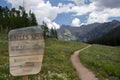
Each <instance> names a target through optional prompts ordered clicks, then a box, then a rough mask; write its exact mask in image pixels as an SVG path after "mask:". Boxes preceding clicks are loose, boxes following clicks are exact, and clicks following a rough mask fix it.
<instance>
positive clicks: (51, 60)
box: [0, 34, 86, 80]
mask: <svg viewBox="0 0 120 80" xmlns="http://www.w3.org/2000/svg"><path fill="white" fill-rule="evenodd" d="M0 41H1V42H0V80H21V78H22V77H13V76H11V75H10V72H9V54H8V42H7V34H3V35H2V34H0ZM45 43H46V44H45V53H44V58H43V65H42V69H41V72H40V73H39V74H37V75H31V76H29V80H39V78H41V79H40V80H79V78H78V77H77V74H76V71H75V69H74V68H73V66H72V64H71V62H70V55H71V54H72V53H73V52H74V51H75V50H77V49H80V48H83V47H85V46H86V44H82V43H77V42H66V41H60V40H56V39H47V40H46V41H45Z"/></svg>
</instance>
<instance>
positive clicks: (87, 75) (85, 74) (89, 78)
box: [70, 45, 98, 80]
mask: <svg viewBox="0 0 120 80" xmlns="http://www.w3.org/2000/svg"><path fill="white" fill-rule="evenodd" d="M89 47H91V45H88V46H87V47H85V48H82V49H80V50H77V51H75V52H74V53H73V54H72V55H71V57H70V60H71V62H72V64H73V66H74V68H75V69H76V71H77V74H78V76H79V78H80V80H98V79H97V78H96V77H95V75H94V74H93V73H92V72H91V71H90V70H89V69H87V68H86V67H84V66H83V65H82V63H81V61H80V58H79V53H80V52H81V51H83V50H85V49H87V48H89Z"/></svg>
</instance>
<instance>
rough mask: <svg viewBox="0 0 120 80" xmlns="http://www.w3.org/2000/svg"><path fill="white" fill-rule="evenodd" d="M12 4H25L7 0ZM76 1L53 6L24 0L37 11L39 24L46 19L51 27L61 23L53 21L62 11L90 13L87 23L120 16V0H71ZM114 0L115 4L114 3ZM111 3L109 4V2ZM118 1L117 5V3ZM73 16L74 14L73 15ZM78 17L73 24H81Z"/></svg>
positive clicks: (34, 0) (27, 5) (29, 8)
mask: <svg viewBox="0 0 120 80" xmlns="http://www.w3.org/2000/svg"><path fill="white" fill-rule="evenodd" d="M6 1H7V2H9V3H11V4H12V7H15V8H18V7H19V5H23V0H6ZM69 1H74V2H75V3H76V4H74V3H68V4H63V3H59V4H58V6H52V5H51V3H50V2H49V1H47V2H44V0H24V6H25V9H26V10H27V11H29V10H31V11H32V12H34V13H35V15H36V18H37V21H38V23H39V24H41V23H42V21H46V22H47V24H48V26H49V28H51V27H53V26H56V28H59V25H58V24H57V23H55V22H53V20H54V19H56V17H57V15H58V14H62V13H68V14H69V13H70V12H71V13H75V15H74V17H76V16H81V15H84V14H86V13H90V14H89V17H88V19H87V24H90V23H94V22H106V21H108V19H109V18H110V17H120V7H119V6H120V5H119V3H120V1H119V0H114V1H113V0H109V1H107V0H90V1H91V3H90V4H85V3H84V2H85V0H69ZM112 2H114V4H113V3H112ZM108 3H109V4H108ZM115 3H117V5H116V4H115ZM71 16H72V15H71ZM81 24H82V23H81V21H80V20H79V19H78V18H74V19H73V21H72V25H74V26H75V25H77V26H78V25H81Z"/></svg>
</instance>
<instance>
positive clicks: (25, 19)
mask: <svg viewBox="0 0 120 80" xmlns="http://www.w3.org/2000/svg"><path fill="white" fill-rule="evenodd" d="M37 25H38V24H37V21H36V17H35V15H34V13H33V12H31V11H29V13H27V12H26V11H25V9H24V7H22V6H19V9H15V8H12V9H9V8H8V7H7V6H6V7H2V6H0V31H6V32H8V31H9V30H11V29H15V28H22V27H28V26H37Z"/></svg>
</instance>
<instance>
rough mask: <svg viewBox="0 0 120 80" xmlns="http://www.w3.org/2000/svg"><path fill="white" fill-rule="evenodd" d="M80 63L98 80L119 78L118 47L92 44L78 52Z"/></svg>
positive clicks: (119, 53)
mask: <svg viewBox="0 0 120 80" xmlns="http://www.w3.org/2000/svg"><path fill="white" fill-rule="evenodd" d="M80 59H81V61H82V63H83V64H84V65H85V66H86V67H88V68H89V69H91V70H92V71H93V72H94V73H95V75H96V76H97V77H98V78H99V80H120V47H119V46H118V47H110V46H101V45H92V47H90V48H88V49H86V50H84V51H82V52H81V54H80Z"/></svg>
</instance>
